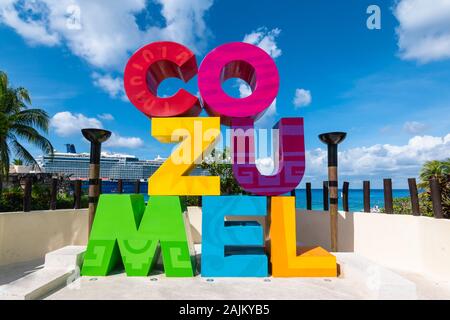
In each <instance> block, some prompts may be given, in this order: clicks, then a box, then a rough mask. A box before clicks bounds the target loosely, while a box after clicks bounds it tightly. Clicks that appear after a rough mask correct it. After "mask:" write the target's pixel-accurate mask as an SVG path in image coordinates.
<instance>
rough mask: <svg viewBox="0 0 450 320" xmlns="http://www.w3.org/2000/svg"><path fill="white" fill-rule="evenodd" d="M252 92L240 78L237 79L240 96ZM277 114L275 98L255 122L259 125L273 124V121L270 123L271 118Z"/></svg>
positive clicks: (246, 95)
mask: <svg viewBox="0 0 450 320" xmlns="http://www.w3.org/2000/svg"><path fill="white" fill-rule="evenodd" d="M251 94H252V89H251V88H250V86H249V85H248V84H247V83H246V82H244V81H242V80H240V81H239V96H240V97H241V98H245V97H248V96H249V95H251ZM276 115H277V99H275V100H274V101H273V102H272V104H271V105H270V106H269V107H268V108H267V110H266V111H265V112H264V114H263V116H262V117H261V118H259V119H258V120H257V123H258V124H260V125H273V123H270V122H271V121H272V120H273V117H274V116H276Z"/></svg>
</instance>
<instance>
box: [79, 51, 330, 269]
mask: <svg viewBox="0 0 450 320" xmlns="http://www.w3.org/2000/svg"><path fill="white" fill-rule="evenodd" d="M195 75H197V76H198V87H199V90H200V95H201V102H200V100H199V99H198V98H197V97H196V96H195V95H192V94H191V93H189V92H187V91H186V90H183V89H182V90H179V91H178V92H177V93H176V94H175V95H173V96H171V97H164V98H163V97H158V96H157V88H158V86H159V84H160V83H161V82H162V81H164V80H165V79H166V78H170V77H177V78H180V79H182V80H183V81H185V82H187V81H189V80H190V79H192V78H193V77H194V76H195ZM230 78H240V79H242V80H244V81H246V82H247V83H248V84H249V85H250V87H251V89H252V94H251V95H250V96H248V97H246V98H241V99H237V98H233V97H230V96H229V95H227V94H226V93H225V92H224V91H223V89H222V83H223V82H224V81H226V80H227V79H230ZM124 84H125V90H126V93H127V95H128V97H129V99H130V101H131V102H132V103H133V105H134V106H136V108H138V109H139V110H140V111H141V112H143V113H144V114H145V115H146V116H147V117H149V118H150V119H151V134H152V136H153V137H155V138H156V139H158V140H159V141H160V142H162V143H174V142H178V143H179V145H178V146H177V147H176V148H175V149H174V151H173V153H172V155H171V156H170V157H169V158H168V159H167V161H165V163H163V164H162V165H161V167H160V168H159V169H158V170H157V171H156V172H155V173H154V174H153V175H152V176H151V177H150V178H149V181H148V193H149V195H150V199H149V201H148V205H147V206H146V205H145V203H144V198H143V196H142V195H102V196H101V197H100V200H99V204H98V207H97V212H96V215H95V219H94V222H93V226H92V230H91V234H90V238H89V242H88V246H87V251H86V254H85V258H84V263H83V267H82V274H83V275H90V276H106V275H108V273H110V272H111V271H112V270H113V268H114V267H115V266H116V265H117V264H118V262H119V260H120V259H121V260H122V262H123V265H124V267H125V272H126V274H127V275H129V276H147V275H148V274H149V273H150V272H151V271H152V268H153V266H154V265H155V262H156V261H157V258H158V256H159V253H160V252H161V251H162V257H163V264H164V271H165V273H166V275H167V276H169V277H192V276H194V275H195V269H196V268H195V254H194V252H193V249H192V245H191V243H190V241H189V239H188V238H189V237H188V235H187V232H186V225H188V223H189V222H188V221H187V219H186V214H185V212H186V210H185V209H186V208H185V207H184V204H183V202H182V201H181V199H180V196H203V201H202V203H203V205H202V255H201V274H202V276H208V277H266V276H268V275H269V260H268V256H267V253H270V263H271V265H272V268H271V270H272V276H274V277H334V276H336V275H337V264H336V258H335V256H333V255H332V254H330V253H328V252H327V251H325V250H324V249H322V248H320V247H314V248H301V249H300V252H298V250H297V245H296V215H295V198H294V197H289V196H284V195H285V194H286V193H289V192H290V191H291V190H293V189H295V188H296V186H297V185H298V184H299V183H300V181H301V179H302V177H303V174H304V170H305V145H304V134H303V133H304V130H303V118H282V119H281V120H280V121H279V122H278V123H277V124H276V125H275V126H274V129H277V130H278V132H279V134H278V139H275V140H278V141H275V143H274V144H275V148H276V149H278V157H276V158H277V163H276V172H275V173H274V174H273V175H270V176H265V175H262V174H261V173H260V172H259V171H258V168H257V167H256V164H255V150H254V130H252V129H253V127H254V122H255V120H257V119H258V118H259V117H261V115H262V114H263V113H264V112H265V110H266V109H267V108H268V107H269V106H270V105H271V103H272V102H273V101H274V99H275V98H276V96H277V94H278V88H279V76H278V70H277V67H276V65H275V63H274V61H273V60H272V58H271V57H270V56H269V55H268V54H266V53H265V52H264V51H263V50H261V49H260V48H258V47H256V46H253V45H250V44H246V43H240V42H234V43H228V44H225V45H222V46H219V47H217V48H216V49H214V50H213V51H211V52H210V53H209V54H208V55H207V56H206V57H205V59H204V60H203V62H202V64H201V66H200V68H197V62H196V58H195V55H194V54H193V53H192V51H191V50H189V49H188V48H186V47H185V46H183V45H181V44H178V43H174V42H155V43H151V44H149V45H146V46H144V47H143V48H141V49H140V50H138V51H137V52H136V53H135V54H134V55H133V56H132V57H131V58H130V60H129V62H128V64H127V66H126V69H125V79H124ZM202 108H204V109H205V110H206V111H207V113H208V115H209V117H198V116H199V114H200V112H201V111H202ZM221 124H222V125H225V126H229V127H231V132H232V133H231V135H230V138H231V141H230V143H231V150H232V151H231V152H232V160H233V161H232V167H233V174H234V176H235V177H236V179H237V181H238V182H239V184H240V185H241V186H242V188H243V189H244V190H245V191H247V192H248V193H250V194H253V196H243V195H240V196H221V195H220V177H211V176H189V173H190V171H192V169H193V168H194V167H195V165H196V164H197V163H199V162H200V161H201V160H202V159H203V157H204V155H205V154H207V153H208V152H209V151H210V150H211V149H212V148H213V147H214V146H215V144H216V143H217V140H218V138H219V136H220V125H221ZM276 149H275V150H276ZM180 158H181V159H182V161H180ZM269 197H270V198H269ZM268 200H269V201H268ZM268 203H270V205H268ZM232 216H246V217H251V216H261V217H266V219H268V221H270V242H267V243H266V240H267V239H264V233H263V228H262V226H261V225H259V224H258V223H257V222H255V221H247V222H242V221H239V222H236V221H230V220H231V219H228V220H226V217H232ZM298 254H299V255H298Z"/></svg>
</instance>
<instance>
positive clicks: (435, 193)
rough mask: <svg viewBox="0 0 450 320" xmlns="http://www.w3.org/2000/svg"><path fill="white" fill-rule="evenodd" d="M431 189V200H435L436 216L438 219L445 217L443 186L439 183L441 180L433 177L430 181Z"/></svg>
mask: <svg viewBox="0 0 450 320" xmlns="http://www.w3.org/2000/svg"><path fill="white" fill-rule="evenodd" d="M430 189H431V200H432V201H433V212H434V217H435V218H437V219H442V218H444V214H443V212H442V197H441V186H440V185H439V180H438V179H436V178H432V179H431V181H430Z"/></svg>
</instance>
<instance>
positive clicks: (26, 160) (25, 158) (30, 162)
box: [11, 140, 39, 166]
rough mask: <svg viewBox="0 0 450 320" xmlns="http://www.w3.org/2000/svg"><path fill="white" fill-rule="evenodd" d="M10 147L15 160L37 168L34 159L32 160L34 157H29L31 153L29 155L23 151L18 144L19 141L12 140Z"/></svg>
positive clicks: (26, 151)
mask: <svg viewBox="0 0 450 320" xmlns="http://www.w3.org/2000/svg"><path fill="white" fill-rule="evenodd" d="M11 147H12V149H13V151H14V153H15V154H16V156H17V158H19V159H20V160H22V161H23V162H24V163H26V164H28V165H36V166H39V165H38V163H37V162H36V159H34V157H33V156H32V155H31V153H29V152H28V150H27V149H25V147H24V146H22V145H21V144H20V143H19V141H17V140H12V141H11Z"/></svg>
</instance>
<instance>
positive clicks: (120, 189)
mask: <svg viewBox="0 0 450 320" xmlns="http://www.w3.org/2000/svg"><path fill="white" fill-rule="evenodd" d="M117 193H123V180H122V179H119V180H117Z"/></svg>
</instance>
